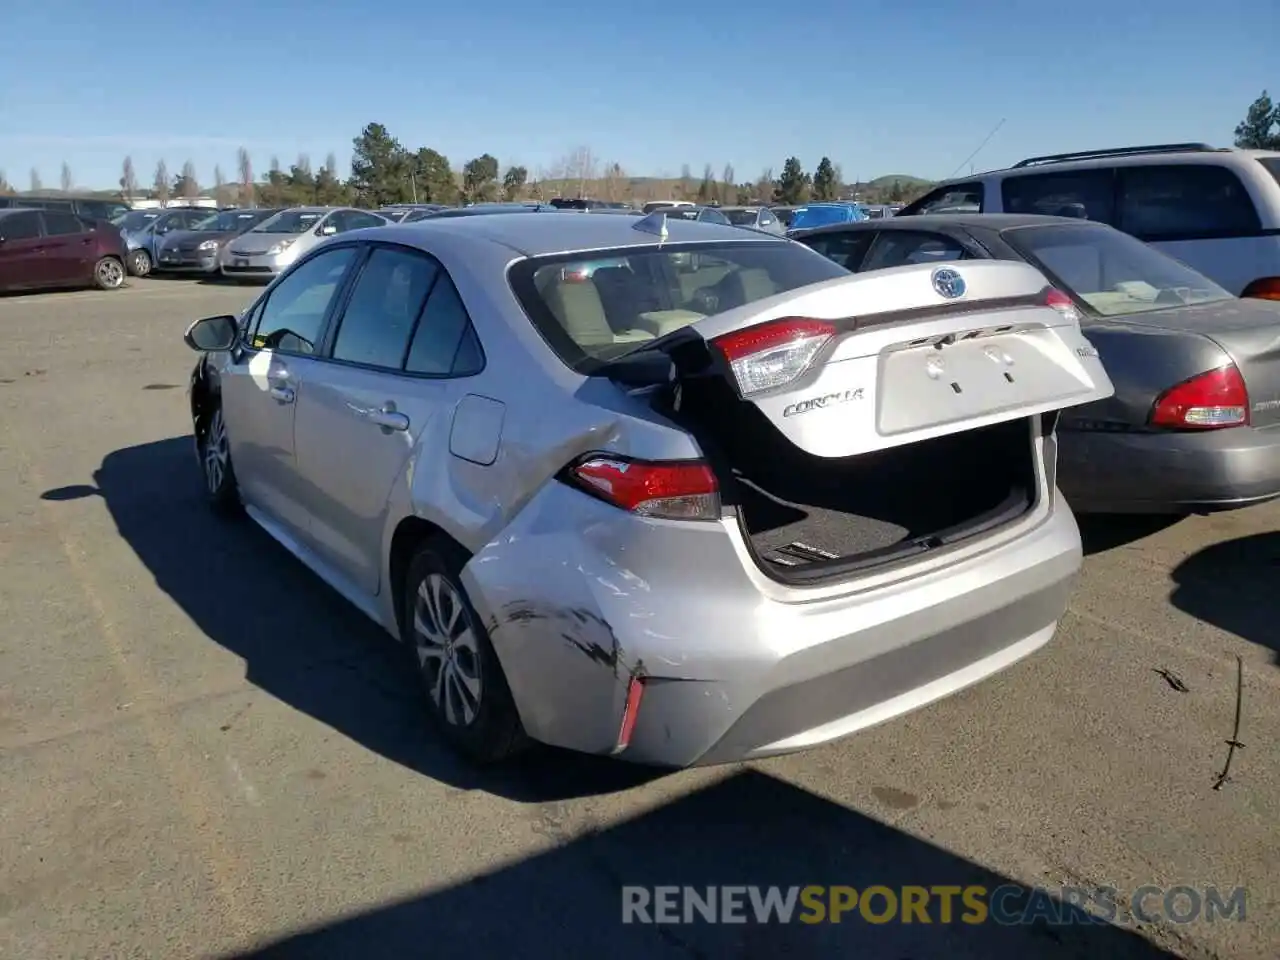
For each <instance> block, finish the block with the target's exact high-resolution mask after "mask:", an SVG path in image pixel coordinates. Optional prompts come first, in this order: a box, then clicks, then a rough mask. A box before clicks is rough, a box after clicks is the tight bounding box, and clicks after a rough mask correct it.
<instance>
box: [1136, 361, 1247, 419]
mask: <svg viewBox="0 0 1280 960" xmlns="http://www.w3.org/2000/svg"><path fill="white" fill-rule="evenodd" d="M1248 422H1249V391H1248V390H1247V389H1246V388H1245V385H1244V377H1242V376H1240V371H1239V370H1237V369H1236V366H1235V364H1231V363H1229V364H1227V365H1226V366H1223V367H1218V368H1217V369H1216V370H1210V371H1208V372H1206V373H1202V374H1200V375H1199V376H1195V377H1192V378H1191V379H1190V380H1184V381H1183V382H1182V383H1180V384H1178V385H1177V386H1174V387H1170V388H1169V389H1168V390H1166V391H1165V392H1164V393H1162V394H1160V397H1159V399H1157V400H1156V403H1155V406H1154V407H1153V408H1152V409H1151V425H1152V426H1155V427H1169V428H1172V429H1175V430H1214V429H1217V428H1219V427H1239V426H1244V425H1245V424H1247V423H1248Z"/></svg>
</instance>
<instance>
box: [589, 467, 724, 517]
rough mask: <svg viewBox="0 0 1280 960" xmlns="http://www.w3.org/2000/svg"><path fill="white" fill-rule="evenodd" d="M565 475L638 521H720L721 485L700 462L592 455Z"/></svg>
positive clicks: (708, 468)
mask: <svg viewBox="0 0 1280 960" xmlns="http://www.w3.org/2000/svg"><path fill="white" fill-rule="evenodd" d="M568 476H569V479H570V480H571V481H572V482H573V483H574V485H576V486H578V487H580V488H581V489H582V490H584V491H585V492H587V493H590V494H592V495H593V496H596V497H599V498H600V499H601V500H604V501H605V502H606V503H611V504H613V505H614V506H615V507H618V508H619V509H621V510H626V511H628V512H630V513H634V514H637V515H639V516H642V517H657V518H661V519H665V520H719V519H720V485H719V484H718V483H717V482H716V477H715V474H714V473H712V472H711V468H710V467H709V466H707V464H705V463H703V462H702V461H700V460H678V461H674V460H673V461H665V462H664V461H650V460H629V459H624V458H621V457H612V456H605V455H603V454H596V455H592V456H589V457H585V458H583V459H582V460H580V461H578V463H576V464H574V465H573V466H572V467H570V468H569V470H568Z"/></svg>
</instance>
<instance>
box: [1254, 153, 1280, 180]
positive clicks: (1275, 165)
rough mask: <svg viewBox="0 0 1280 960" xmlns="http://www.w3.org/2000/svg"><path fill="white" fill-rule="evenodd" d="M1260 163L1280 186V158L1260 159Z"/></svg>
mask: <svg viewBox="0 0 1280 960" xmlns="http://www.w3.org/2000/svg"><path fill="white" fill-rule="evenodd" d="M1258 162H1259V163H1260V164H1262V166H1263V169H1265V170H1266V171H1267V173H1269V174H1271V176H1272V177H1273V178H1274V179H1275V181H1276V183H1278V184H1280V157H1259V158H1258Z"/></svg>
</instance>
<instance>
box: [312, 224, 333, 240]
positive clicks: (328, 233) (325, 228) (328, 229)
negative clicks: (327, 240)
mask: <svg viewBox="0 0 1280 960" xmlns="http://www.w3.org/2000/svg"><path fill="white" fill-rule="evenodd" d="M337 232H338V228H337V227H335V226H334V225H333V224H332V223H325V224H321V226H320V228H319V229H318V230H316V236H317V237H332V236H333V235H334V234H335V233H337Z"/></svg>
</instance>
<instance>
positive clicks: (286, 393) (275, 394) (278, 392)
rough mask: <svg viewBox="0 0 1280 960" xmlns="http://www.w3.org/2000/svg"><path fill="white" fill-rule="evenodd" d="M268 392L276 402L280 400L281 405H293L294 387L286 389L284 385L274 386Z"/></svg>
mask: <svg viewBox="0 0 1280 960" xmlns="http://www.w3.org/2000/svg"><path fill="white" fill-rule="evenodd" d="M268 392H269V393H270V394H271V397H272V399H274V400H279V401H280V402H281V403H293V398H294V392H293V387H286V386H284V385H283V384H273V385H272V386H271V389H270V391H268Z"/></svg>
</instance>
